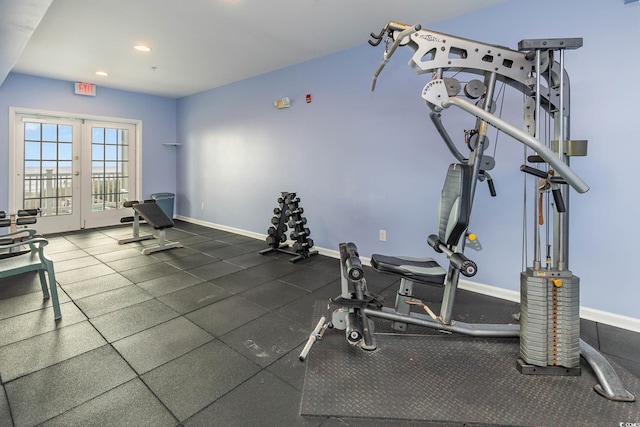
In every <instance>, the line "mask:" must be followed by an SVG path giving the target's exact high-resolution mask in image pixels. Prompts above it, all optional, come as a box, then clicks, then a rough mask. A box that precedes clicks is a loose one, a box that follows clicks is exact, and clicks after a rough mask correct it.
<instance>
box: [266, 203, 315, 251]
mask: <svg viewBox="0 0 640 427" xmlns="http://www.w3.org/2000/svg"><path fill="white" fill-rule="evenodd" d="M303 213H304V209H303V208H302V207H301V206H300V198H299V197H296V193H289V192H286V191H283V192H282V193H281V196H280V197H278V207H276V208H275V209H274V210H273V214H274V216H273V218H271V224H272V225H271V226H270V227H269V229H268V230H267V234H268V236H267V239H266V242H267V244H268V245H269V246H270V247H269V248H268V249H264V250H262V251H260V254H261V255H264V254H266V253H269V252H283V253H286V254H289V255H294V257H293V258H291V259H290V260H289V261H290V262H297V261H300V260H302V259H306V258H309V257H311V256H312V255H316V254H317V253H318V251H312V250H311V248H312V247H313V240H312V239H311V238H310V237H309V235H310V234H311V230H309V229H308V228H307V227H305V225H306V223H307V219H306V218H305V217H303V216H302V214H303ZM287 227H289V228H291V229H292V230H293V231H292V232H291V234H290V235H289V237H290V238H291V239H292V240H295V242H294V243H293V248H292V249H293V250H290V249H289V245H287V244H286V243H285V242H286V241H287Z"/></svg>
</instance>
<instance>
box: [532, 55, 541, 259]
mask: <svg viewBox="0 0 640 427" xmlns="http://www.w3.org/2000/svg"><path fill="white" fill-rule="evenodd" d="M540 55H541V52H540V49H536V110H535V115H536V117H535V120H536V138H537V139H538V140H540V139H541V138H540V122H541V121H542V118H541V112H542V108H541V106H540V104H541V100H540V87H541V85H540V78H541V76H540V75H541V71H540V68H542V64H541V58H540ZM539 186H540V178H538V177H534V187H533V191H534V193H533V194H534V195H535V197H534V198H533V269H534V270H540V269H541V268H542V264H541V261H540V259H541V254H540V226H539V225H538V219H537V218H538V211H539V209H540V206H539V204H540V201H539V198H538V196H537V191H539V190H538V188H539Z"/></svg>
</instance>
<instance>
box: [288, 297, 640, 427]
mask: <svg viewBox="0 0 640 427" xmlns="http://www.w3.org/2000/svg"><path fill="white" fill-rule="evenodd" d="M326 307H327V304H326V302H324V301H323V302H318V303H317V304H316V312H315V315H314V317H313V323H312V324H310V325H309V326H310V327H313V326H315V325H316V323H317V322H318V320H319V319H320V317H321V316H322V315H325V316H329V309H327V308H326ZM469 307H470V309H471V310H475V309H478V311H480V310H481V309H482V310H483V311H485V312H496V311H499V310H502V307H501V306H497V305H482V304H480V305H478V304H470V305H469ZM465 310H466V309H465ZM510 310H511V307H510V306H506V307H505V309H504V310H503V311H504V313H505V315H507V316H508V315H509V313H510ZM469 313H471V312H469ZM461 314H464V315H466V314H467V312H466V311H465V312H464V313H461ZM468 320H470V321H471V320H479V319H475V316H474V318H469V319H468ZM374 322H375V324H376V333H375V334H374V336H375V338H376V340H377V341H378V348H377V349H376V350H375V351H363V350H362V349H361V348H360V347H358V346H350V345H349V344H347V342H346V340H345V335H344V331H342V330H337V329H329V330H327V331H326V332H325V334H324V336H323V338H322V340H320V341H318V342H317V343H316V344H315V345H314V346H313V349H312V350H311V352H310V354H309V357H308V359H307V360H306V361H305V362H304V363H305V364H306V367H305V368H306V372H305V378H304V386H303V392H302V400H301V405H300V413H301V415H304V416H318V417H339V418H350V419H360V420H361V421H364V419H369V420H375V419H377V420H387V421H384V422H382V423H380V422H379V423H373V424H375V425H389V424H394V423H396V424H397V420H407V421H408V420H414V421H419V422H424V423H425V424H426V423H433V424H434V425H436V424H437V425H441V424H447V425H448V424H455V423H457V424H464V423H467V424H473V423H476V424H488V425H541V423H544V424H545V425H611V424H612V423H616V425H617V424H618V423H619V422H636V421H637V420H640V402H615V401H612V400H609V399H604V398H603V397H602V396H600V395H599V394H598V393H596V391H597V390H596V391H594V385H595V384H597V383H598V379H597V377H596V376H595V374H594V372H593V371H592V369H591V368H590V366H589V364H588V363H587V362H586V361H585V360H584V359H581V368H582V373H581V375H580V376H568V377H562V376H556V375H522V374H521V373H520V372H518V370H517V369H516V367H515V366H514V365H515V361H516V360H517V358H518V354H519V342H518V339H517V338H473V337H467V336H463V335H459V334H441V333H438V332H437V331H435V332H434V331H431V330H428V329H425V332H424V334H420V332H418V331H421V329H417V328H412V329H411V331H410V332H408V333H396V332H392V331H391V328H390V327H389V321H386V320H382V319H374ZM301 363H302V362H301ZM612 365H613V366H614V368H615V370H616V372H617V373H618V374H619V375H620V379H621V380H622V382H623V383H624V384H625V386H626V388H627V389H628V390H629V391H630V392H631V393H633V394H635V395H640V394H639V393H640V379H639V378H637V377H635V376H634V375H632V374H631V373H629V372H628V371H627V370H625V369H624V368H622V367H620V366H619V365H617V364H615V363H612ZM550 408H553V410H550ZM543 421H544V422H543ZM364 423H366V421H365V422H364ZM364 423H363V425H364Z"/></svg>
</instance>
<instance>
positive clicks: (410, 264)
mask: <svg viewBox="0 0 640 427" xmlns="http://www.w3.org/2000/svg"><path fill="white" fill-rule="evenodd" d="M371 266H372V267H373V268H374V269H376V270H378V271H382V272H385V273H393V274H397V275H399V276H402V277H405V278H407V279H409V280H415V281H418V282H426V283H430V284H435V285H442V284H444V279H445V277H446V275H447V272H446V271H445V270H444V269H443V268H442V267H440V265H439V264H438V263H437V262H436V261H435V260H434V259H432V258H409V257H396V256H387V255H380V254H373V255H371Z"/></svg>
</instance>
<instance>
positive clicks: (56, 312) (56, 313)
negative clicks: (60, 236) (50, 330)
mask: <svg viewBox="0 0 640 427" xmlns="http://www.w3.org/2000/svg"><path fill="white" fill-rule="evenodd" d="M45 265H46V267H47V275H48V276H49V289H50V290H51V305H53V318H54V319H55V320H58V319H61V318H62V313H61V312H60V301H59V300H58V285H57V284H56V274H55V272H54V270H53V262H51V261H49V262H46V261H45ZM39 273H40V284H41V285H42V292H43V293H44V297H45V298H49V291H47V282H46V281H45V278H44V270H40V271H39Z"/></svg>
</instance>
